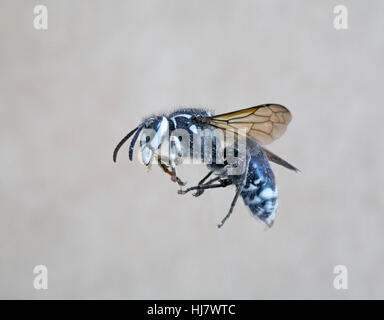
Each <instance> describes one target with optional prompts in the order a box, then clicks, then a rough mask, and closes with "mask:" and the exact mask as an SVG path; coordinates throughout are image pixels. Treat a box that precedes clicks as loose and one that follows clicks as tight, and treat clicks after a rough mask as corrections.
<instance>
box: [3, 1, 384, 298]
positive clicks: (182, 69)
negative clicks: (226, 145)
mask: <svg viewBox="0 0 384 320" xmlns="http://www.w3.org/2000/svg"><path fill="white" fill-rule="evenodd" d="M38 3H41V4H45V5H47V6H48V10H49V29H48V30H47V31H37V30H35V29H34V28H33V24H32V21H33V17H34V15H33V7H34V5H36V4H38ZM339 3H340V2H339V1H304V0H302V1H285V0H280V1H271V0H268V1H267V0H265V1H221V0H220V1H176V0H162V1H106V0H105V1H40V2H36V1H4V0H2V1H0V35H1V38H0V108H1V117H0V125H1V126H0V146H1V158H0V170H1V177H0V200H1V201H0V211H1V213H0V297H1V298H33V299H44V298H128V299H131V298H165V299H166V298H181V299H184V298H231V299H232V298H235V299H237V298H239V299H240V298H245V299H260V298H262V299H264V298H331V299H339V298H384V283H383V280H384V274H383V272H382V270H383V263H384V252H383V231H382V230H383V227H384V216H383V206H384V203H383V198H382V197H381V196H382V193H383V181H384V180H383V178H384V176H383V168H382V167H383V160H384V159H383V155H384V152H383V151H384V150H383V143H382V141H381V140H382V136H383V133H384V132H383V129H382V126H383V116H384V109H383V106H382V101H383V90H382V88H383V83H384V76H383V74H384V72H383V71H384V70H383V67H384V65H383V63H384V62H383V53H384V40H383V21H384V2H383V1H379V0H376V1H373V0H372V1H343V2H342V3H343V4H345V5H347V7H348V9H349V29H348V30H347V31H337V30H335V29H334V28H333V19H334V14H333V8H334V6H335V5H337V4H339ZM267 102H276V103H281V104H284V105H286V106H287V107H288V108H289V109H290V110H291V112H292V114H293V120H292V122H291V124H290V126H289V128H288V130H287V132H286V134H285V135H284V136H283V137H282V138H281V139H279V140H278V141H276V142H275V143H274V144H272V145H270V146H269V148H270V149H271V150H272V151H274V152H275V153H277V154H279V155H281V156H282V157H284V158H286V159H287V160H288V161H290V162H292V163H293V164H294V165H296V166H297V167H299V168H300V169H301V170H302V174H295V173H293V172H289V171H288V170H285V169H284V168H281V167H277V166H275V165H274V166H273V168H274V171H275V175H276V178H277V182H278V186H279V191H280V207H279V211H278V213H277V219H276V221H275V225H274V227H273V228H272V229H270V230H265V227H264V226H263V225H262V224H261V223H259V222H258V221H256V220H255V219H253V218H252V217H251V216H250V215H249V212H248V209H247V208H246V207H245V206H244V204H243V203H242V201H240V202H239V203H238V205H237V207H236V208H235V212H234V214H233V216H232V217H231V218H230V220H228V222H227V224H226V225H225V226H224V228H223V229H221V230H218V229H217V228H216V223H217V222H218V221H220V219H221V218H222V217H223V216H224V215H225V213H226V212H227V210H228V208H229V204H230V202H231V199H232V197H233V194H234V190H233V189H230V188H227V189H228V190H216V191H211V192H206V193H205V194H204V195H203V196H202V197H200V198H198V199H195V198H194V197H192V196H191V195H188V196H184V197H183V196H179V195H177V194H176V192H177V186H176V185H175V184H173V183H171V181H170V180H169V177H167V176H165V175H164V174H163V173H162V172H161V171H160V170H159V168H157V167H155V168H153V170H152V171H151V172H150V173H146V169H145V167H143V166H142V165H141V164H140V163H139V162H138V161H135V162H132V163H131V162H129V161H128V158H127V148H125V149H124V150H122V152H121V154H120V158H119V161H118V163H117V164H114V163H113V162H112V151H113V148H114V147H115V145H116V143H117V142H118V141H119V139H120V138H121V137H122V136H123V135H125V134H126V133H127V132H128V130H130V129H132V128H134V127H135V126H136V125H137V124H138V123H139V122H140V120H141V119H142V117H144V116H147V115H149V114H151V113H156V112H162V111H167V110H172V109H173V108H174V107H177V106H181V105H182V106H206V107H209V108H212V109H214V110H216V112H220V113H221V112H228V111H232V110H236V109H240V108H244V107H249V106H252V105H257V104H261V103H267ZM205 172H206V169H204V167H202V166H187V165H185V166H183V167H182V168H180V174H181V176H182V177H184V178H185V179H186V180H187V181H189V182H190V183H194V182H196V181H197V180H198V179H199V178H200V177H201V176H202V175H203V174H204V173H205ZM38 264H44V265H46V266H47V267H48V272H49V289H48V290H45V291H44V290H40V291H37V290H35V289H34V288H33V285H32V282H33V277H34V274H33V267H34V266H35V265H38ZM337 264H343V265H345V266H347V268H348V271H349V290H344V291H343V290H341V291H337V290H335V289H334V288H333V279H334V274H333V268H334V266H335V265H337Z"/></svg>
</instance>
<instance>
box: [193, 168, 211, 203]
mask: <svg viewBox="0 0 384 320" xmlns="http://www.w3.org/2000/svg"><path fill="white" fill-rule="evenodd" d="M212 173H213V170H211V171H209V172H208V174H207V175H206V176H205V177H204V178H203V179H201V180H200V181H199V183H198V185H199V186H201V185H202V184H203V183H204V182H205V181H206V180H207V179H208V178H209V177H210V176H211V175H212ZM203 192H204V189H200V190H197V191H196V192H195V193H194V194H193V195H194V196H195V197H199V196H201V195H202V194H203Z"/></svg>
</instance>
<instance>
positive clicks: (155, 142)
mask: <svg viewBox="0 0 384 320" xmlns="http://www.w3.org/2000/svg"><path fill="white" fill-rule="evenodd" d="M168 127H169V124H168V120H167V118H166V117H163V118H162V120H161V123H160V127H159V129H158V130H157V132H156V134H155V136H154V137H153V139H152V140H151V143H150V145H151V147H152V150H157V149H158V148H159V146H160V144H161V143H162V142H163V140H164V137H165V134H166V133H167V131H168Z"/></svg>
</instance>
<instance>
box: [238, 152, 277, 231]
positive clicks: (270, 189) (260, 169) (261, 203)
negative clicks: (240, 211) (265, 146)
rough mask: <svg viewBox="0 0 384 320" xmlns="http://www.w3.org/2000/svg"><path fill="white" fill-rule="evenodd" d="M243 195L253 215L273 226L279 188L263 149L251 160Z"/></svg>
mask: <svg viewBox="0 0 384 320" xmlns="http://www.w3.org/2000/svg"><path fill="white" fill-rule="evenodd" d="M241 196H242V197H243V200H244V203H245V204H246V205H247V206H248V207H249V208H250V209H251V214H252V216H254V217H257V218H259V219H260V220H262V221H263V222H265V223H266V224H267V225H268V226H270V227H271V226H272V224H273V221H274V219H275V212H276V209H277V205H278V201H277V188H276V184H275V176H274V174H273V172H272V169H271V167H270V166H269V161H268V158H267V157H266V155H265V154H264V152H263V151H262V150H261V149H260V150H259V152H258V153H257V154H256V155H252V156H251V158H250V160H249V163H248V170H247V176H246V180H245V184H244V186H243V188H242V191H241Z"/></svg>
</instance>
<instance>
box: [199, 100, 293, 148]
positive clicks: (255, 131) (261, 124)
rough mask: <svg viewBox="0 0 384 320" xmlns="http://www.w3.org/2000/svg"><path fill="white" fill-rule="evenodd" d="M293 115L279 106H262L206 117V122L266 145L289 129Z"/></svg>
mask: <svg viewBox="0 0 384 320" xmlns="http://www.w3.org/2000/svg"><path fill="white" fill-rule="evenodd" d="M291 119H292V115H291V113H290V112H289V110H288V109H287V108H286V107H284V106H282V105H279V104H262V105H259V106H256V107H251V108H247V109H242V110H238V111H234V112H229V113H224V114H219V115H215V116H212V117H206V118H204V119H203V121H204V122H206V123H208V124H209V125H211V126H213V127H215V128H220V129H222V130H231V131H233V132H240V133H241V132H242V131H241V130H242V129H243V130H244V132H245V134H246V135H247V136H249V137H252V138H253V139H255V140H256V141H257V142H258V143H259V144H262V145H266V144H269V143H271V142H272V141H274V140H276V139H278V138H279V137H281V136H282V135H283V133H284V132H285V130H286V129H287V126H288V123H289V122H290V121H291Z"/></svg>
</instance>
